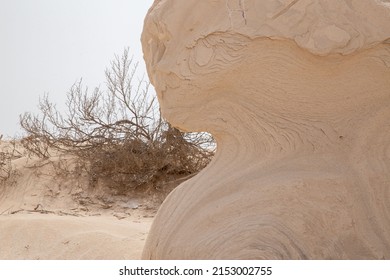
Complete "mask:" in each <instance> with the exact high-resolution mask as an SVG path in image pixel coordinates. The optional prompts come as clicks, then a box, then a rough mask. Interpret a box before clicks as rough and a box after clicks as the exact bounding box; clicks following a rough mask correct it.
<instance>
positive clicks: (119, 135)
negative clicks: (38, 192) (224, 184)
mask: <svg viewBox="0 0 390 280" xmlns="http://www.w3.org/2000/svg"><path fill="white" fill-rule="evenodd" d="M137 67H138V64H137V63H134V62H133V59H132V58H130V57H129V53H128V50H125V51H124V53H123V55H122V56H115V58H114V60H113V61H112V62H111V64H110V66H109V68H107V69H106V71H105V77H106V87H105V88H104V89H102V88H95V89H94V90H93V91H92V92H90V91H89V89H88V88H87V87H86V86H84V85H83V83H82V80H80V81H78V82H76V83H75V84H74V85H73V86H72V87H71V88H70V90H69V92H68V93H67V101H66V106H65V107H66V112H65V113H62V112H60V110H58V109H57V107H56V105H55V104H54V103H52V102H51V101H50V99H49V97H48V95H45V96H44V97H43V98H42V99H40V100H39V112H40V113H39V114H32V113H25V114H23V115H21V116H20V124H21V127H22V128H23V130H24V131H25V133H26V136H25V137H24V138H23V139H22V145H23V147H24V148H26V150H27V151H28V152H29V153H31V154H34V155H36V156H38V157H41V158H47V157H50V155H51V153H53V152H56V153H57V152H65V153H70V154H73V155H75V156H77V157H78V158H79V159H81V160H82V161H83V162H84V168H85V171H87V172H88V174H89V176H90V184H91V185H96V184H97V183H98V182H103V183H104V184H105V185H108V186H110V187H113V188H116V189H117V190H119V191H121V192H126V191H127V190H129V189H134V188H140V187H145V186H148V187H150V186H151V185H153V186H156V185H157V184H158V183H159V182H164V181H169V180H170V178H175V177H177V176H188V175H190V174H195V173H197V172H198V171H200V170H201V169H202V168H204V167H205V166H206V165H207V163H208V162H209V161H210V160H211V158H212V156H213V147H214V142H213V139H212V138H211V136H210V135H208V134H206V133H182V132H180V131H179V130H177V129H176V128H173V127H171V126H170V125H169V124H168V123H167V122H166V121H165V120H163V119H162V118H161V116H160V112H159V108H158V104H157V101H156V97H155V95H152V94H151V93H150V91H149V82H147V81H145V80H144V79H136V73H137Z"/></svg>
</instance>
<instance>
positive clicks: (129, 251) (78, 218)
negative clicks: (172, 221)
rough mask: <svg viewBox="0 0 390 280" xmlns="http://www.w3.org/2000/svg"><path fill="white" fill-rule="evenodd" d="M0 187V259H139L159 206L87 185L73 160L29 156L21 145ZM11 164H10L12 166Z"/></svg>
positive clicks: (10, 150)
mask: <svg viewBox="0 0 390 280" xmlns="http://www.w3.org/2000/svg"><path fill="white" fill-rule="evenodd" d="M0 152H4V153H7V154H10V155H12V156H11V158H10V160H9V161H8V162H7V163H6V165H4V166H3V171H4V172H3V173H2V175H5V173H7V172H8V171H10V172H8V173H9V178H7V179H6V180H4V179H3V181H2V182H1V183H2V184H1V185H0V259H96V260H98V259H104V260H106V259H139V258H140V256H141V251H142V248H143V245H144V242H145V238H146V235H147V233H148V230H149V227H150V224H151V222H152V220H153V216H154V213H155V210H154V209H153V208H150V207H149V206H148V205H146V204H144V202H145V199H144V198H142V197H129V196H115V195H113V194H112V193H110V192H107V190H105V189H102V188H101V189H89V188H88V182H87V181H86V180H87V177H86V176H84V175H83V174H79V176H75V173H74V172H70V173H66V172H65V171H66V170H68V171H70V170H73V169H72V168H73V167H74V166H72V165H74V163H75V161H74V159H73V158H72V157H70V156H67V155H61V156H60V155H58V156H55V157H52V158H50V159H47V160H41V159H37V158H31V157H29V156H27V154H26V153H25V152H24V151H23V149H22V148H21V147H20V145H19V144H18V143H15V144H12V142H6V141H2V142H0ZM8 165H9V166H8Z"/></svg>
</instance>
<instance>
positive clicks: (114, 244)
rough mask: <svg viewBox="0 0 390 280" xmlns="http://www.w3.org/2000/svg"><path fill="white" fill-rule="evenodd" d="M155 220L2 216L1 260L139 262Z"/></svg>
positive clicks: (102, 217)
mask: <svg viewBox="0 0 390 280" xmlns="http://www.w3.org/2000/svg"><path fill="white" fill-rule="evenodd" d="M151 220H152V219H151V218H144V219H141V218H133V219H122V220H119V219H117V218H115V217H113V216H99V217H71V216H58V215H52V214H49V215H45V214H15V215H7V216H0V259H3V260H5V259H8V260H9V259H11V260H15V259H16V260H23V259H29V260H37V259H44V260H53V259H54V260H62V259H65V260H80V259H83V260H85V259H91V260H110V259H113V260H117V259H139V258H140V256H141V252H142V248H143V245H144V242H145V238H146V235H147V233H148V230H149V227H150V224H151Z"/></svg>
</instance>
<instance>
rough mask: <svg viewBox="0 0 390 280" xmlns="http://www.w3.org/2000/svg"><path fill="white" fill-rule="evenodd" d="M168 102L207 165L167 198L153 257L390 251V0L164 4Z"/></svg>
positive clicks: (174, 0)
mask: <svg viewBox="0 0 390 280" xmlns="http://www.w3.org/2000/svg"><path fill="white" fill-rule="evenodd" d="M142 43H143V49H144V55H145V60H146V63H147V68H148V74H149V77H150V79H151V81H152V83H153V85H154V86H155V88H156V91H157V93H158V97H159V101H160V104H161V109H162V113H163V115H164V117H166V118H167V119H168V120H169V121H170V122H171V123H172V124H173V125H175V126H177V127H178V128H180V129H182V130H185V131H208V132H210V133H212V134H213V135H214V137H215V138H216V140H217V144H218V148H217V153H216V156H215V158H214V160H213V161H212V162H211V164H210V165H209V166H208V167H207V168H206V169H205V170H203V171H202V172H201V173H200V174H198V175H197V176H195V177H194V178H192V179H190V180H189V181H186V182H185V183H183V184H182V185H181V186H179V187H178V188H177V189H175V190H174V191H173V192H172V193H171V194H170V195H169V197H168V198H167V199H166V201H165V202H164V203H163V205H162V206H161V208H160V210H159V212H158V214H157V216H156V218H155V221H154V223H153V225H152V228H151V231H150V234H149V236H148V239H147V241H146V245H145V248H144V252H143V258H145V259H383V258H384V259H390V1H389V0H364V1H362V0H209V1H199V0H185V1H183V0H156V1H155V2H154V4H153V6H152V7H151V8H150V10H149V12H148V15H147V17H146V19H145V26H144V32H143V35H142Z"/></svg>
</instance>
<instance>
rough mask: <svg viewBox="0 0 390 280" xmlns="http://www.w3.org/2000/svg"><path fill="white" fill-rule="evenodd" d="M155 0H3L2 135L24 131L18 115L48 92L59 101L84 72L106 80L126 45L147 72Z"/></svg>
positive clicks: (94, 81) (90, 80) (89, 78)
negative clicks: (145, 51) (148, 25)
mask: <svg viewBox="0 0 390 280" xmlns="http://www.w3.org/2000/svg"><path fill="white" fill-rule="evenodd" d="M152 2H153V0H66V1H64V0H34V1H32V0H0V135H1V134H4V136H8V137H12V136H16V135H18V134H20V133H21V129H20V127H19V115H20V114H22V113H24V112H27V111H28V112H37V105H38V101H39V97H40V96H43V94H44V93H49V97H50V99H51V100H52V101H54V102H55V103H58V104H61V103H63V102H64V100H65V95H66V93H67V91H68V90H69V88H70V87H71V85H72V84H73V83H74V82H76V81H77V80H78V79H80V78H83V82H84V84H85V85H88V86H89V87H90V88H94V87H95V86H98V85H104V81H105V80H104V70H105V68H106V67H107V66H109V62H110V61H111V60H112V59H113V57H114V55H115V54H118V55H121V54H122V52H123V50H124V48H125V47H130V54H132V55H134V59H135V60H137V61H139V62H140V64H141V63H142V65H141V67H140V72H139V74H140V75H142V74H144V72H145V67H144V65H143V59H142V51H141V44H140V35H141V31H142V26H143V19H144V17H145V15H146V12H147V10H148V8H149V7H150V6H151V5H152Z"/></svg>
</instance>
